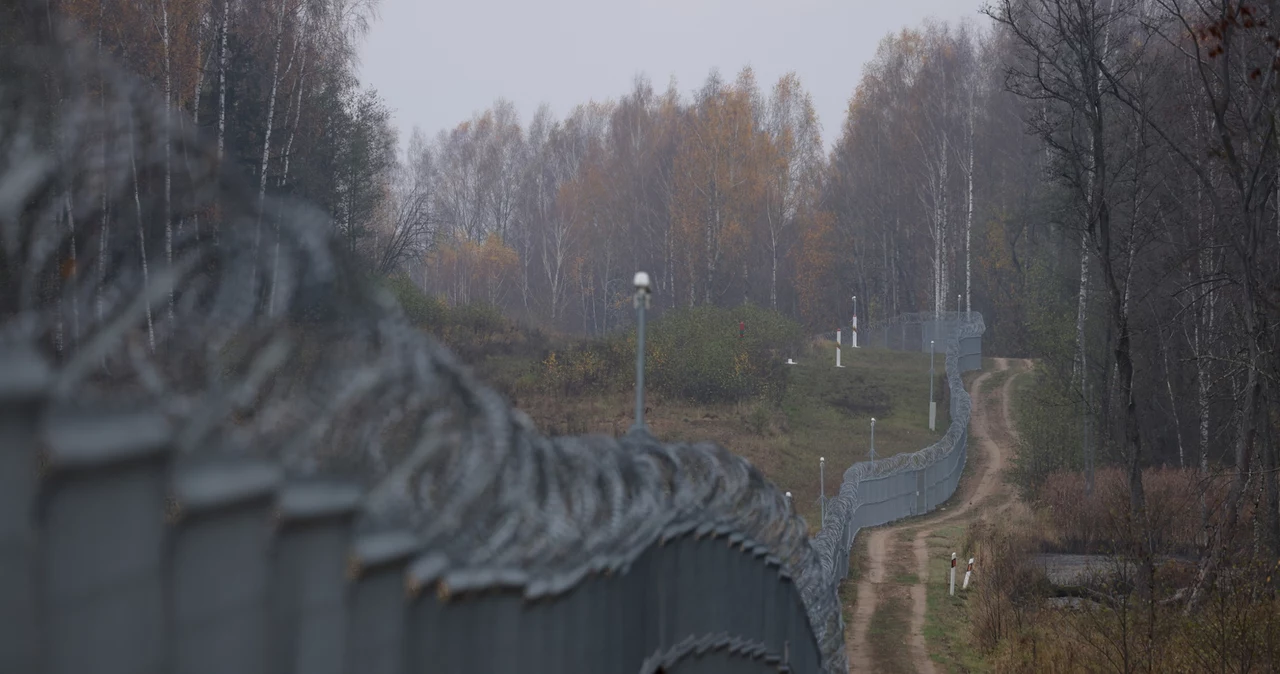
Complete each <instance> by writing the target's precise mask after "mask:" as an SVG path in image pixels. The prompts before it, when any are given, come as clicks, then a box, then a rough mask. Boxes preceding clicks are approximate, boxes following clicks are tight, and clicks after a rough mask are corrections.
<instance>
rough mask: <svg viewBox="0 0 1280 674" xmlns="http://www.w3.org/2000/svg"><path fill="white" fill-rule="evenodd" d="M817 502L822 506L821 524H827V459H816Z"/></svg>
mask: <svg viewBox="0 0 1280 674" xmlns="http://www.w3.org/2000/svg"><path fill="white" fill-rule="evenodd" d="M818 502H819V503H821V504H822V524H823V525H826V523H827V457H825V456H820V457H818Z"/></svg>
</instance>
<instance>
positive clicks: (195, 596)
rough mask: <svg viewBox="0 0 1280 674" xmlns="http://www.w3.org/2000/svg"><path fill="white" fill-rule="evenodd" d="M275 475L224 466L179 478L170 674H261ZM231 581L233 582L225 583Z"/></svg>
mask: <svg viewBox="0 0 1280 674" xmlns="http://www.w3.org/2000/svg"><path fill="white" fill-rule="evenodd" d="M278 480H279V471H278V470H277V469H276V468H275V467H274V466H270V465H264V464H261V463H252V462H227V463H219V464H213V465H204V466H199V467H195V468H192V469H189V470H186V471H183V472H182V473H180V474H179V476H178V479H177V480H176V488H175V492H176V494H175V502H174V503H173V505H172V506H171V511H170V516H171V518H172V519H173V520H175V524H176V525H177V526H176V527H175V530H174V532H173V543H172V549H171V551H170V555H171V563H170V568H169V574H170V577H169V589H168V592H169V594H170V602H171V608H170V610H171V611H172V615H173V629H174V645H173V654H172V657H173V664H172V666H173V670H172V671H174V672H180V673H190V674H205V673H207V674H218V673H220V672H245V674H253V673H254V672H262V671H264V669H265V667H266V664H267V661H266V655H267V650H266V649H267V633H268V632H267V578H268V573H269V552H270V550H269V536H268V534H269V531H270V529H269V523H268V516H269V509H270V505H271V500H272V498H273V497H274V495H275V494H274V489H275V487H276V484H277V482H278ZM226 578H234V579H235V582H234V583H226V582H223V580H224V579H226Z"/></svg>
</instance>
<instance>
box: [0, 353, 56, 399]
mask: <svg viewBox="0 0 1280 674" xmlns="http://www.w3.org/2000/svg"><path fill="white" fill-rule="evenodd" d="M0 372H3V373H4V377H3V378H2V379H0V405H10V404H15V403H21V402H23V401H26V400H33V399H36V398H40V397H42V396H44V395H46V393H47V392H48V390H49V383H50V381H51V379H52V374H51V373H50V370H49V365H48V363H46V362H45V360H44V358H43V357H41V356H40V354H39V353H38V352H37V351H36V350H35V349H32V348H30V347H29V346H27V345H25V344H9V343H3V344H0Z"/></svg>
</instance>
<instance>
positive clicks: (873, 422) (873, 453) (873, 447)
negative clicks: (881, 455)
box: [871, 417, 876, 461]
mask: <svg viewBox="0 0 1280 674" xmlns="http://www.w3.org/2000/svg"><path fill="white" fill-rule="evenodd" d="M871 460H872V461H875V460H876V418H875V417H871Z"/></svg>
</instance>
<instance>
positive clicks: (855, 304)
mask: <svg viewBox="0 0 1280 674" xmlns="http://www.w3.org/2000/svg"><path fill="white" fill-rule="evenodd" d="M851 327H852V328H853V338H852V340H851V341H852V343H851V344H850V346H852V347H853V348H855V349H856V348H858V296H857V295H854V296H853V325H852V326H851Z"/></svg>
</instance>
